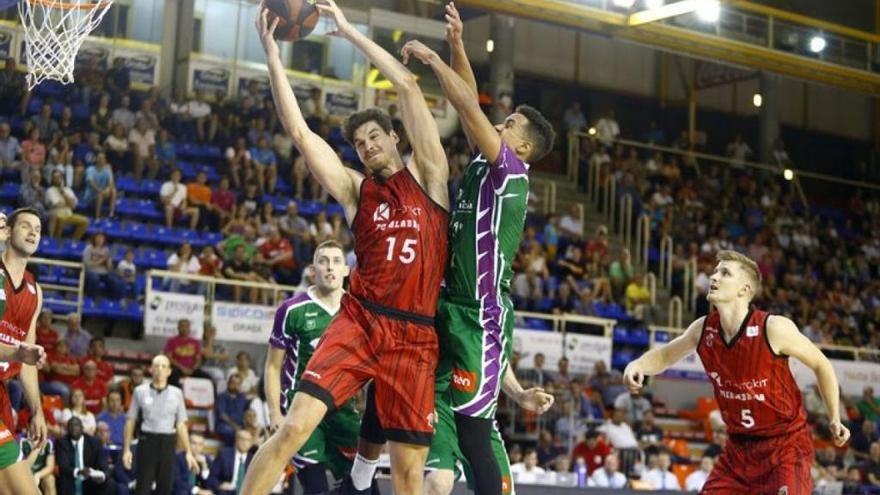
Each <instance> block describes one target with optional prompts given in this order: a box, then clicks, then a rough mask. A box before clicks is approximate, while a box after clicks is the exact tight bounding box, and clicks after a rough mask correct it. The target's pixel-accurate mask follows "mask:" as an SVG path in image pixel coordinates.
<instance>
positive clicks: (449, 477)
mask: <svg viewBox="0 0 880 495" xmlns="http://www.w3.org/2000/svg"><path fill="white" fill-rule="evenodd" d="M454 478H455V475H454V474H453V473H452V472H451V471H447V470H445V469H444V470H438V471H431V472H430V473H428V476H426V477H425V485H424V489H423V491H422V493H424V495H449V494H450V493H452V486H453V484H454V483H455V479H454Z"/></svg>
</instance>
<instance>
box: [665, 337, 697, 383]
mask: <svg viewBox="0 0 880 495" xmlns="http://www.w3.org/2000/svg"><path fill="white" fill-rule="evenodd" d="M659 345H665V344H659ZM663 376H667V377H674V378H688V379H692V380H703V381H705V380H707V378H706V370H705V369H704V368H703V362H702V361H700V356H698V355H697V353H696V352H692V353H690V354H688V355H687V356H685V357H684V358H683V359H682V360H681V361H679V362H678V363H676V364H674V365H672V367H671V368H669V369H668V370H666V371H665V372H664V373H663Z"/></svg>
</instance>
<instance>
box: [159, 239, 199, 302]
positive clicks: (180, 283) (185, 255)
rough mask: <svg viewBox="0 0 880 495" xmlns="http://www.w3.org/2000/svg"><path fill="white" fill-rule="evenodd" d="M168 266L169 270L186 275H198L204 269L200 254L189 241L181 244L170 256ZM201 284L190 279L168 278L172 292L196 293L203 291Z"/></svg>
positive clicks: (169, 288) (168, 285)
mask: <svg viewBox="0 0 880 495" xmlns="http://www.w3.org/2000/svg"><path fill="white" fill-rule="evenodd" d="M167 266H168V271H170V272H175V273H181V274H185V275H198V274H199V272H200V271H201V269H202V265H201V263H200V262H199V258H198V256H196V255H195V253H193V249H192V245H191V244H190V243H188V242H184V243H183V244H181V245H180V247H178V248H177V252H176V253H173V254H172V255H171V256H169V257H168V261H167ZM201 285H202V284H200V283H198V282H192V281H190V280H181V279H178V278H172V279H169V280H168V283H167V284H166V287H167V290H169V291H171V292H182V293H186V294H195V293H196V292H200V291H201V289H202V287H201Z"/></svg>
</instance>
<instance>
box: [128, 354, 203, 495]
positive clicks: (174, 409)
mask: <svg viewBox="0 0 880 495" xmlns="http://www.w3.org/2000/svg"><path fill="white" fill-rule="evenodd" d="M150 374H151V375H152V378H153V380H152V383H145V384H143V385H140V386H138V387H137V388H135V389H134V392H133V394H132V398H131V408H129V410H128V419H127V421H126V422H125V441H124V443H123V448H122V464H123V466H125V469H131V464H132V463H131V461H132V455H131V439H132V437H133V436H134V428H135V422H136V421H137V420H138V415H139V414H140V416H141V417H142V419H143V421H142V422H141V434H140V438H139V439H138V448H137V463H136V465H135V468H136V469H135V481H136V484H135V492H134V493H135V495H149V494H150V493H154V494H156V495H170V494H171V489H172V488H173V484H174V462H175V449H176V446H177V444H178V443H179V444H180V445H181V446H183V449H184V451H185V452H186V463H187V464H188V465H189V468H190V469H191V470H192V471H193V472H198V470H199V464H198V462H197V461H196V458H195V457H194V456H193V454H192V450H191V449H190V446H189V434H188V433H187V430H186V405H185V404H184V402H183V392H181V390H180V389H179V388H177V387H175V386H172V385H168V377H169V376H171V361H169V360H168V357H167V356H164V355H162V354H159V355H158V356H156V357H154V358H153V363H152V365H151V366H150ZM154 482H155V483H156V490H155V491H153V490H152V487H153V483H154Z"/></svg>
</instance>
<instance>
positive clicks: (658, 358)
mask: <svg viewBox="0 0 880 495" xmlns="http://www.w3.org/2000/svg"><path fill="white" fill-rule="evenodd" d="M705 319H706V317H705V316H703V317H701V318H697V319H696V320H695V321H694V322H693V323H691V326H689V327H688V329H687V330H685V331H684V333H683V334H681V335H679V336H678V337H676V338H675V339H673V340H672V342H670V343H668V344H666V345H663V346H659V347H655V348H653V349H651V350H650V351H648V352H646V353H644V354H643V355H642V357H640V358H638V359H636V360H635V361H633V362H631V363H629V364H628V365H627V367H626V369H625V370H624V371H623V383H624V384H625V385H626V388H628V389H629V391H630V392H638V391H639V390H641V388H642V385H644V382H645V376H646V375H656V374H659V373H662V372H664V371H665V370H666V369H667V368H669V367H670V366H672V365H673V364H675V363H677V362H679V361H681V359H682V358H684V357H685V356H687V355H688V354H690V353H691V352H694V350H696V348H697V344H699V343H700V333H701V332H702V331H703V321H705Z"/></svg>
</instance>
